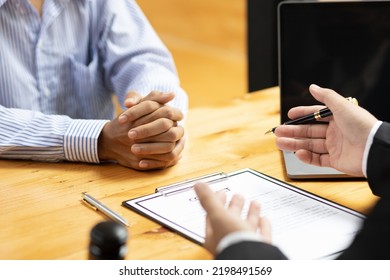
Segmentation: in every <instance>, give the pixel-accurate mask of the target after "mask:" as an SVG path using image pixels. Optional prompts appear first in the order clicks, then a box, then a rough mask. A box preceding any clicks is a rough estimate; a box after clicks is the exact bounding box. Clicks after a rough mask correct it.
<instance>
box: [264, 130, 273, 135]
mask: <svg viewBox="0 0 390 280" xmlns="http://www.w3.org/2000/svg"><path fill="white" fill-rule="evenodd" d="M272 132H274V131H273V129H270V130H268V131H267V132H266V133H264V134H265V135H266V134H269V133H272Z"/></svg>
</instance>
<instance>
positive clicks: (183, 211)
mask: <svg viewBox="0 0 390 280" xmlns="http://www.w3.org/2000/svg"><path fill="white" fill-rule="evenodd" d="M196 182H205V183H208V184H209V186H210V187H211V188H212V189H213V190H214V191H224V192H226V195H227V200H228V201H227V203H228V202H229V201H230V199H231V197H232V196H233V195H234V194H235V193H240V194H241V195H243V196H244V198H245V200H246V204H245V205H244V209H243V213H242V215H243V217H245V216H246V212H247V209H248V205H249V202H250V201H251V200H257V201H259V202H260V204H261V208H262V212H261V213H262V215H263V216H266V217H267V218H268V219H269V220H270V221H271V224H272V232H273V234H272V239H273V244H274V245H275V246H278V247H279V248H280V249H281V250H282V251H283V252H284V254H285V255H286V256H287V257H288V258H289V259H332V258H335V257H337V255H339V254H340V253H341V252H342V251H343V250H345V249H346V248H347V247H348V246H349V244H350V243H351V242H352V240H353V239H354V237H355V235H356V233H357V232H359V231H360V229H361V226H362V224H363V222H364V220H365V216H364V215H363V214H361V213H359V212H357V211H354V210H352V209H350V208H347V207H344V206H342V205H340V204H337V203H334V202H332V201H329V200H327V199H324V198H321V197H319V196H317V195H314V194H312V193H310V192H307V191H304V190H302V189H299V188H297V187H295V186H293V185H291V184H288V183H285V182H282V181H280V180H278V179H275V178H273V177H270V176H268V175H265V174H263V173H260V172H258V171H256V170H253V169H249V168H247V169H242V170H237V171H234V172H231V173H223V172H220V173H213V174H209V175H206V176H202V177H197V178H193V179H189V180H186V181H183V182H178V183H175V184H172V185H168V186H163V187H158V188H156V190H155V193H152V194H149V195H145V196H141V197H137V198H133V199H129V200H126V201H123V202H122V205H123V206H125V207H127V208H129V209H131V210H133V211H136V212H138V213H140V214H141V215H143V216H145V217H147V218H149V219H152V220H154V221H155V222H157V223H159V224H161V225H162V226H164V227H167V228H169V229H171V230H173V231H175V232H177V233H179V234H180V235H182V236H184V237H186V238H187V239H189V240H191V241H193V242H195V243H198V244H202V243H203V242H204V237H205V226H206V225H205V216H206V213H205V211H204V210H203V208H202V206H201V205H200V203H199V201H198V198H197V196H196V193H195V191H194V189H193V185H194V184H195V183H196Z"/></svg>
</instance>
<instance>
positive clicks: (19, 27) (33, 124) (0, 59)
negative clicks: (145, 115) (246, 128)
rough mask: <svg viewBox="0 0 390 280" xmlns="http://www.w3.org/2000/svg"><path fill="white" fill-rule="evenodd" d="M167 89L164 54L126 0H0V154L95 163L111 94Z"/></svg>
mask: <svg viewBox="0 0 390 280" xmlns="http://www.w3.org/2000/svg"><path fill="white" fill-rule="evenodd" d="M130 90H131V91H136V92H138V93H140V94H142V95H146V94H148V93H149V92H150V91H152V90H158V91H162V92H175V93H176V98H175V99H174V100H173V101H172V102H171V103H170V105H171V106H174V107H177V108H179V109H181V110H182V111H183V112H184V113H186V111H187V95H186V93H185V92H184V91H183V89H182V88H181V87H180V85H179V80H178V77H177V73H176V69H175V66H174V63H173V60H172V57H171V55H170V53H169V51H168V50H167V49H166V47H165V46H164V45H163V43H162V42H161V40H160V39H159V38H158V36H157V35H156V33H155V32H154V30H153V29H152V27H151V26H150V24H149V23H148V21H147V19H146V17H145V16H144V15H143V13H142V12H141V10H140V9H139V7H138V6H137V4H136V3H135V1H133V0H109V1H108V0H72V1H70V0H46V1H45V2H44V6H43V13H42V17H41V16H40V15H39V14H38V12H37V11H36V10H35V9H34V7H33V6H31V4H30V3H29V1H28V0H0V158H12V159H32V160H40V161H62V160H68V161H81V162H92V163H98V162H99V158H98V149H97V148H98V147H97V140H98V136H99V134H100V133H101V130H102V128H103V126H104V125H105V123H106V122H107V121H108V120H110V119H112V118H113V117H114V105H113V103H112V94H115V95H116V96H117V97H118V100H119V102H120V103H121V104H123V101H124V98H125V96H126V93H127V92H128V91H130Z"/></svg>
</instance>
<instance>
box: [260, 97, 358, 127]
mask: <svg viewBox="0 0 390 280" xmlns="http://www.w3.org/2000/svg"><path fill="white" fill-rule="evenodd" d="M347 99H348V101H350V102H352V103H353V104H355V105H357V104H358V102H357V100H356V98H352V97H347ZM331 115H332V111H331V110H330V109H329V108H328V107H325V108H323V109H321V110H319V111H317V112H314V113H311V114H308V115H306V116H302V117H300V118H297V119H294V120H290V121H287V122H285V123H283V124H282V125H288V124H290V125H295V124H307V123H310V122H312V121H318V120H321V119H323V118H326V117H329V116H331ZM276 128H277V126H276V127H273V128H271V129H270V130H268V131H267V132H266V133H265V134H268V133H271V132H272V133H274V131H275V129H276Z"/></svg>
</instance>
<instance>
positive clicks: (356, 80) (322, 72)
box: [278, 1, 390, 123]
mask: <svg viewBox="0 0 390 280" xmlns="http://www.w3.org/2000/svg"><path fill="white" fill-rule="evenodd" d="M278 16H279V20H278V23H279V28H278V31H279V34H278V38H279V39H278V40H279V42H278V43H279V86H280V90H281V122H282V123H283V122H285V121H287V120H288V118H287V112H288V110H289V109H290V108H292V107H294V106H298V105H312V104H318V101H315V100H314V99H313V98H312V97H311V95H310V93H309V91H308V86H309V85H310V84H312V83H315V84H318V85H319V86H322V87H328V88H332V89H334V90H336V91H337V92H339V93H340V94H342V95H344V96H346V97H347V96H352V97H355V98H357V99H358V101H359V105H360V106H362V107H364V108H366V109H367V110H369V111H370V112H371V113H372V114H374V115H375V116H376V117H377V118H379V119H381V120H386V121H390V109H389V107H390V106H389V105H390V102H389V101H388V100H389V99H390V93H389V91H390V2H388V1H370V2H327V3H326V2H317V3H316V2H314V3H302V2H300V3H291V2H286V3H283V4H281V5H280V6H279V15H278Z"/></svg>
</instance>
